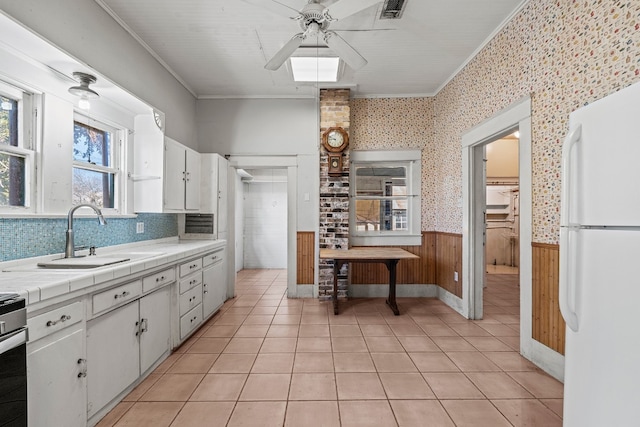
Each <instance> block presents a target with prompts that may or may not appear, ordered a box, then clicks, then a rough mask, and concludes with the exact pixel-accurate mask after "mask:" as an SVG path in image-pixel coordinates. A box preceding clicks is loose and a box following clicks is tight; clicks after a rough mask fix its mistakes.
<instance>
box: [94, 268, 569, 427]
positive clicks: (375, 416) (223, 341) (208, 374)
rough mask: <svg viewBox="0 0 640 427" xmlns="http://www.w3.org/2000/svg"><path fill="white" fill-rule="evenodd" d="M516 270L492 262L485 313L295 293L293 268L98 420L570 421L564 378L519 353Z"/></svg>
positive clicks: (188, 424)
mask: <svg viewBox="0 0 640 427" xmlns="http://www.w3.org/2000/svg"><path fill="white" fill-rule="evenodd" d="M517 277H518V276H517V275H514V274H490V275H488V276H487V288H485V292H484V294H485V318H484V319H483V320H481V321H469V320H466V319H464V318H463V317H461V316H460V315H458V314H457V313H455V312H454V311H453V310H452V309H450V308H449V307H447V306H446V305H445V304H444V303H442V302H440V301H438V300H435V299H427V298H399V300H398V306H399V308H400V313H401V314H400V316H393V314H392V313H391V311H390V310H389V308H388V307H387V306H386V305H385V303H384V300H383V299H351V300H349V301H344V302H341V304H340V315H338V316H334V315H333V313H332V309H331V304H330V303H329V302H323V301H318V300H315V299H304V300H289V299H287V298H286V295H285V291H286V271H285V270H243V271H241V272H240V273H239V274H238V282H237V285H236V292H237V297H236V298H234V299H233V300H230V301H228V302H227V303H225V305H224V307H223V309H222V310H221V312H220V313H218V314H217V315H216V316H215V317H213V318H212V319H211V320H210V321H208V322H207V323H206V324H205V325H204V326H203V327H202V328H201V329H200V330H198V331H197V333H196V334H195V336H193V337H192V338H190V339H189V340H188V341H187V342H186V343H185V344H184V345H182V346H181V347H180V348H179V349H177V350H176V351H175V352H174V353H173V354H172V355H171V356H170V357H169V358H168V359H167V360H166V361H165V362H163V363H162V365H160V366H159V367H158V368H157V369H156V370H155V372H154V373H152V374H151V375H150V376H149V377H148V378H147V379H146V380H145V381H144V382H142V383H141V384H140V385H139V386H138V387H137V388H136V389H135V390H133V391H132V392H131V393H130V394H129V395H128V396H127V397H126V398H125V399H124V400H123V401H122V402H121V403H120V404H118V406H116V407H115V408H114V409H113V410H112V411H111V412H110V413H109V414H107V416H106V417H105V418H104V419H103V420H102V421H101V422H100V423H99V426H100V427H111V426H117V427H122V426H136V427H144V426H153V427H159V426H173V427H192V426H197V427H203V426H229V427H232V426H260V427H262V426H265V427H266V426H292V427H304V426H314V427H317V426H327V427H331V426H343V427H351V426H367V427H375V426H384V427H387V426H426V425H428V426H482V427H486V426H492V427H493V426H544V427H550V426H561V425H562V419H561V416H562V394H563V387H562V384H561V383H559V382H558V381H556V380H555V379H553V378H551V377H549V376H548V375H546V374H545V373H544V372H542V371H540V370H539V369H537V368H536V367H535V366H534V365H532V364H531V363H530V362H528V361H527V360H525V359H524V358H522V357H521V356H520V355H519V354H518V351H517V350H518V346H519V332H518V327H519V307H518V304H519V303H518V301H519V289H518V286H517Z"/></svg>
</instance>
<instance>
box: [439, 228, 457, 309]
mask: <svg viewBox="0 0 640 427" xmlns="http://www.w3.org/2000/svg"><path fill="white" fill-rule="evenodd" d="M436 260H437V263H436V272H437V274H438V277H437V282H436V283H437V284H438V286H440V287H441V288H443V289H446V290H447V291H449V292H451V293H452V294H454V295H455V296H457V297H458V298H462V235H461V234H453V233H438V234H437V241H436ZM456 271H457V272H458V281H457V282H456V281H455V280H453V279H454V273H455V272H456Z"/></svg>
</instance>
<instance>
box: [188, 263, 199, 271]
mask: <svg viewBox="0 0 640 427" xmlns="http://www.w3.org/2000/svg"><path fill="white" fill-rule="evenodd" d="M192 268H198V264H191V265H190V266H189V270H191V269H192Z"/></svg>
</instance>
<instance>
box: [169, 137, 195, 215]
mask: <svg viewBox="0 0 640 427" xmlns="http://www.w3.org/2000/svg"><path fill="white" fill-rule="evenodd" d="M198 209H200V154H198V153H197V152H196V151H194V150H192V149H190V148H188V147H185V146H184V145H182V144H180V143H178V142H176V141H174V140H172V139H171V138H166V137H165V182H164V210H165V211H185V210H194V211H197V210H198Z"/></svg>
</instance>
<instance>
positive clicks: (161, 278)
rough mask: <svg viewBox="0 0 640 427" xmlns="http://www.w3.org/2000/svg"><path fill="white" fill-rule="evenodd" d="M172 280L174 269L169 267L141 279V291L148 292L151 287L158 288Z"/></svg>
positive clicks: (174, 273) (174, 278)
mask: <svg viewBox="0 0 640 427" xmlns="http://www.w3.org/2000/svg"><path fill="white" fill-rule="evenodd" d="M174 280H176V270H175V269H173V268H169V269H167V270H164V271H161V272H159V273H156V274H154V275H152V276H149V277H145V278H144V279H142V292H149V291H150V290H152V289H155V288H159V287H161V286H163V285H166V284H167V283H171V282H173V281H174Z"/></svg>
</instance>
